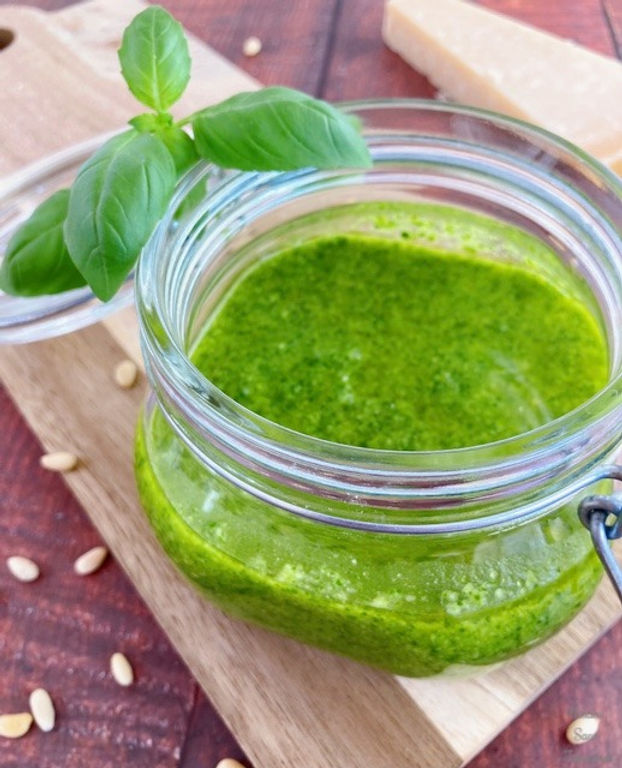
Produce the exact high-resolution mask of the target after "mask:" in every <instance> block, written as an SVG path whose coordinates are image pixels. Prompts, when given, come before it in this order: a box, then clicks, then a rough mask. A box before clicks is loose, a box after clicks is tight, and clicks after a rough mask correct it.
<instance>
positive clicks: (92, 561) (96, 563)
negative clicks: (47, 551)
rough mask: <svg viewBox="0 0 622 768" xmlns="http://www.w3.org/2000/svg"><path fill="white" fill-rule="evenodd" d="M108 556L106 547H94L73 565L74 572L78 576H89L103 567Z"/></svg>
mask: <svg viewBox="0 0 622 768" xmlns="http://www.w3.org/2000/svg"><path fill="white" fill-rule="evenodd" d="M107 556H108V550H107V549H106V547H93V549H89V550H88V552H85V553H84V554H82V555H80V557H79V558H78V559H77V560H76V561H75V563H74V564H73V570H74V571H75V572H76V573H77V574H78V576H88V575H89V574H91V573H95V571H98V570H99V569H100V568H101V567H102V565H103V563H104V560H105V559H106V557H107Z"/></svg>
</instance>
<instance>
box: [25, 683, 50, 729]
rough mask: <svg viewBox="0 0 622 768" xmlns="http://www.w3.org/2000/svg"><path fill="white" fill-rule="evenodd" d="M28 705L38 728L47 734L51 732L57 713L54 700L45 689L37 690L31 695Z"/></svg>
mask: <svg viewBox="0 0 622 768" xmlns="http://www.w3.org/2000/svg"><path fill="white" fill-rule="evenodd" d="M28 704H29V705H30V711H31V712H32V716H33V717H34V719H35V723H36V724H37V726H38V727H39V728H40V729H41V730H42V731H45V732H46V733H48V732H49V731H51V730H52V729H53V728H54V723H55V721H56V712H55V711H54V704H53V702H52V698H51V697H50V694H49V693H48V692H47V691H46V690H45V688H36V689H35V690H34V691H33V692H32V693H31V694H30V698H29V699H28Z"/></svg>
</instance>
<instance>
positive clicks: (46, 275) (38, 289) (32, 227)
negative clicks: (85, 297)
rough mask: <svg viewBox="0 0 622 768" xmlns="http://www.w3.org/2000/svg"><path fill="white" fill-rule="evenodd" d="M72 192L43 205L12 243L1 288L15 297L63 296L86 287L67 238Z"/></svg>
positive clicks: (0, 275) (64, 191) (63, 191)
mask: <svg viewBox="0 0 622 768" xmlns="http://www.w3.org/2000/svg"><path fill="white" fill-rule="evenodd" d="M68 202H69V190H68V189H61V190H60V191H59V192H55V193H54V194H53V195H52V196H51V197H49V198H48V199H47V200H45V201H44V202H43V203H41V204H40V205H39V206H38V207H37V208H36V209H35V210H34V212H33V213H32V214H31V216H30V217H29V218H28V219H27V220H26V221H25V222H24V223H23V224H22V225H21V226H20V228H19V229H18V230H17V231H16V232H15V234H14V235H13V237H12V238H11V239H10V240H9V243H8V245H7V248H6V251H5V253H4V259H3V260H2V265H1V266H0V288H1V289H2V290H3V291H4V292H5V293H10V294H13V295H15V296H41V295H43V294H50V293H61V292H62V291H70V290H71V289H72V288H79V287H80V286H82V285H86V280H85V279H84V278H83V277H82V275H81V274H80V273H79V272H78V270H77V269H76V268H75V266H74V264H73V262H72V261H71V259H70V258H69V252H68V251H67V246H66V245H65V241H64V239H63V223H64V221H65V217H66V215H67V205H68Z"/></svg>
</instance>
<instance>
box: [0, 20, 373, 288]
mask: <svg viewBox="0 0 622 768" xmlns="http://www.w3.org/2000/svg"><path fill="white" fill-rule="evenodd" d="M119 60H120V63H121V72H122V74H123V77H124V78H125V81H126V83H127V85H128V87H129V89H130V91H131V92H132V93H133V94H134V96H135V97H136V98H137V99H138V100H139V101H140V102H141V103H142V104H143V105H145V106H147V107H150V108H151V109H152V110H153V112H147V113H141V114H139V115H137V116H136V117H134V118H132V119H131V120H130V121H129V123H130V126H131V128H130V130H128V131H125V132H124V133H122V134H119V135H117V136H115V137H113V138H112V139H110V140H109V141H107V142H106V143H105V144H104V145H103V146H102V147H100V148H99V149H98V150H97V152H95V154H94V155H93V156H92V157H91V158H89V159H88V160H87V161H86V162H85V163H84V165H83V166H82V167H81V168H80V170H79V172H78V175H77V177H76V180H75V181H74V183H73V185H72V187H71V189H70V190H61V191H59V192H57V193H55V194H54V195H52V196H51V197H50V198H49V199H47V200H46V201H45V202H43V203H42V204H41V205H40V206H39V207H38V208H36V209H35V211H34V213H33V214H32V215H31V216H30V218H29V219H28V220H27V221H26V222H24V224H22V226H21V227H20V228H19V229H18V230H17V231H16V232H15V233H14V235H13V237H12V238H11V240H10V241H9V243H8V246H7V249H6V252H5V255H4V259H3V261H2V264H1V265H0V289H2V290H3V291H4V292H5V293H10V294H14V295H18V296H38V295H43V294H50V293H58V292H60V291H66V290H69V289H72V288H77V287H80V286H82V285H85V284H88V285H89V286H90V287H91V289H92V290H93V293H94V294H95V295H96V296H98V297H99V298H100V299H102V300H103V301H107V300H108V299H110V298H111V297H112V296H114V294H115V293H116V292H117V291H118V290H119V288H120V286H121V285H122V283H123V282H124V280H125V279H126V277H127V276H128V274H129V273H130V272H131V271H132V269H133V268H134V265H135V263H136V260H137V259H138V257H139V255H140V253H141V251H142V249H143V247H144V246H145V244H146V242H147V240H148V239H149V237H150V235H151V233H152V232H153V230H154V228H155V226H156V225H157V223H158V221H159V220H160V219H161V218H162V217H163V215H164V213H165V211H166V208H167V206H168V204H169V202H170V200H171V197H172V196H173V193H174V190H175V185H176V183H177V181H178V180H179V178H180V177H181V176H182V175H183V174H185V173H186V172H187V171H188V170H189V169H190V168H191V167H192V166H193V165H195V164H196V163H197V162H198V160H199V159H200V158H205V159H207V160H210V161H211V162H213V163H215V164H217V165H220V166H222V167H223V168H236V169H240V170H246V171H284V170H291V169H295V168H305V167H316V168H339V167H367V166H369V164H370V158H369V153H368V150H367V147H366V145H365V142H364V141H363V138H362V137H361V135H360V131H359V126H358V125H357V124H356V123H355V121H353V120H352V118H351V117H349V116H347V115H345V114H343V113H342V112H340V111H339V110H338V109H336V108H335V107H333V106H331V105H330V104H327V103H326V102H323V101H319V100H317V99H313V98H312V97H311V96H307V95H306V94H304V93H301V92H299V91H295V90H292V89H290V88H281V87H272V88H265V89H263V90H259V91H255V92H250V93H240V94H238V95H237V96H233V97H232V98H229V99H226V100H225V101H223V102H221V103H220V104H215V105H213V106H209V107H206V108H205V109H203V110H200V111H199V112H196V113H194V114H192V115H190V116H189V117H186V118H185V119H182V120H179V121H177V122H175V121H174V118H173V116H172V115H171V113H170V112H169V111H168V110H169V109H170V108H171V107H172V106H173V104H174V103H175V102H176V101H177V100H178V99H179V98H180V97H181V96H182V94H183V92H184V90H185V88H186V86H187V84H188V81H189V79H190V63H191V62H190V55H189V51H188V42H187V40H186V37H185V35H184V31H183V28H182V27H181V25H180V24H179V23H178V22H177V21H176V20H175V19H174V18H173V17H172V16H170V14H169V13H167V11H165V10H164V9H163V8H160V7H159V6H151V7H149V8H147V9H146V10H144V11H142V12H141V13H139V14H138V15H137V16H136V17H135V18H134V19H133V21H132V22H131V23H130V25H129V26H128V27H127V29H126V30H125V32H124V34H123V41H122V44H121V47H120V49H119ZM188 126H191V128H192V135H190V134H189V133H188V132H187V130H186V128H187V127H188Z"/></svg>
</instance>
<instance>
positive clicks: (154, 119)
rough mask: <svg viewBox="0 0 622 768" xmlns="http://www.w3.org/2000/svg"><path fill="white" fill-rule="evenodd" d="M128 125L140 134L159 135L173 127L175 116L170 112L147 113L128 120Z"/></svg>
mask: <svg viewBox="0 0 622 768" xmlns="http://www.w3.org/2000/svg"><path fill="white" fill-rule="evenodd" d="M128 123H129V124H130V125H131V126H132V128H136V130H137V131H138V132H139V133H157V132H158V131H162V130H164V129H165V128H168V127H170V126H172V125H173V116H172V115H171V114H169V113H168V112H160V113H158V114H156V113H154V112H145V113H143V114H142V115H136V117H133V118H132V119H131V120H128Z"/></svg>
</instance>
